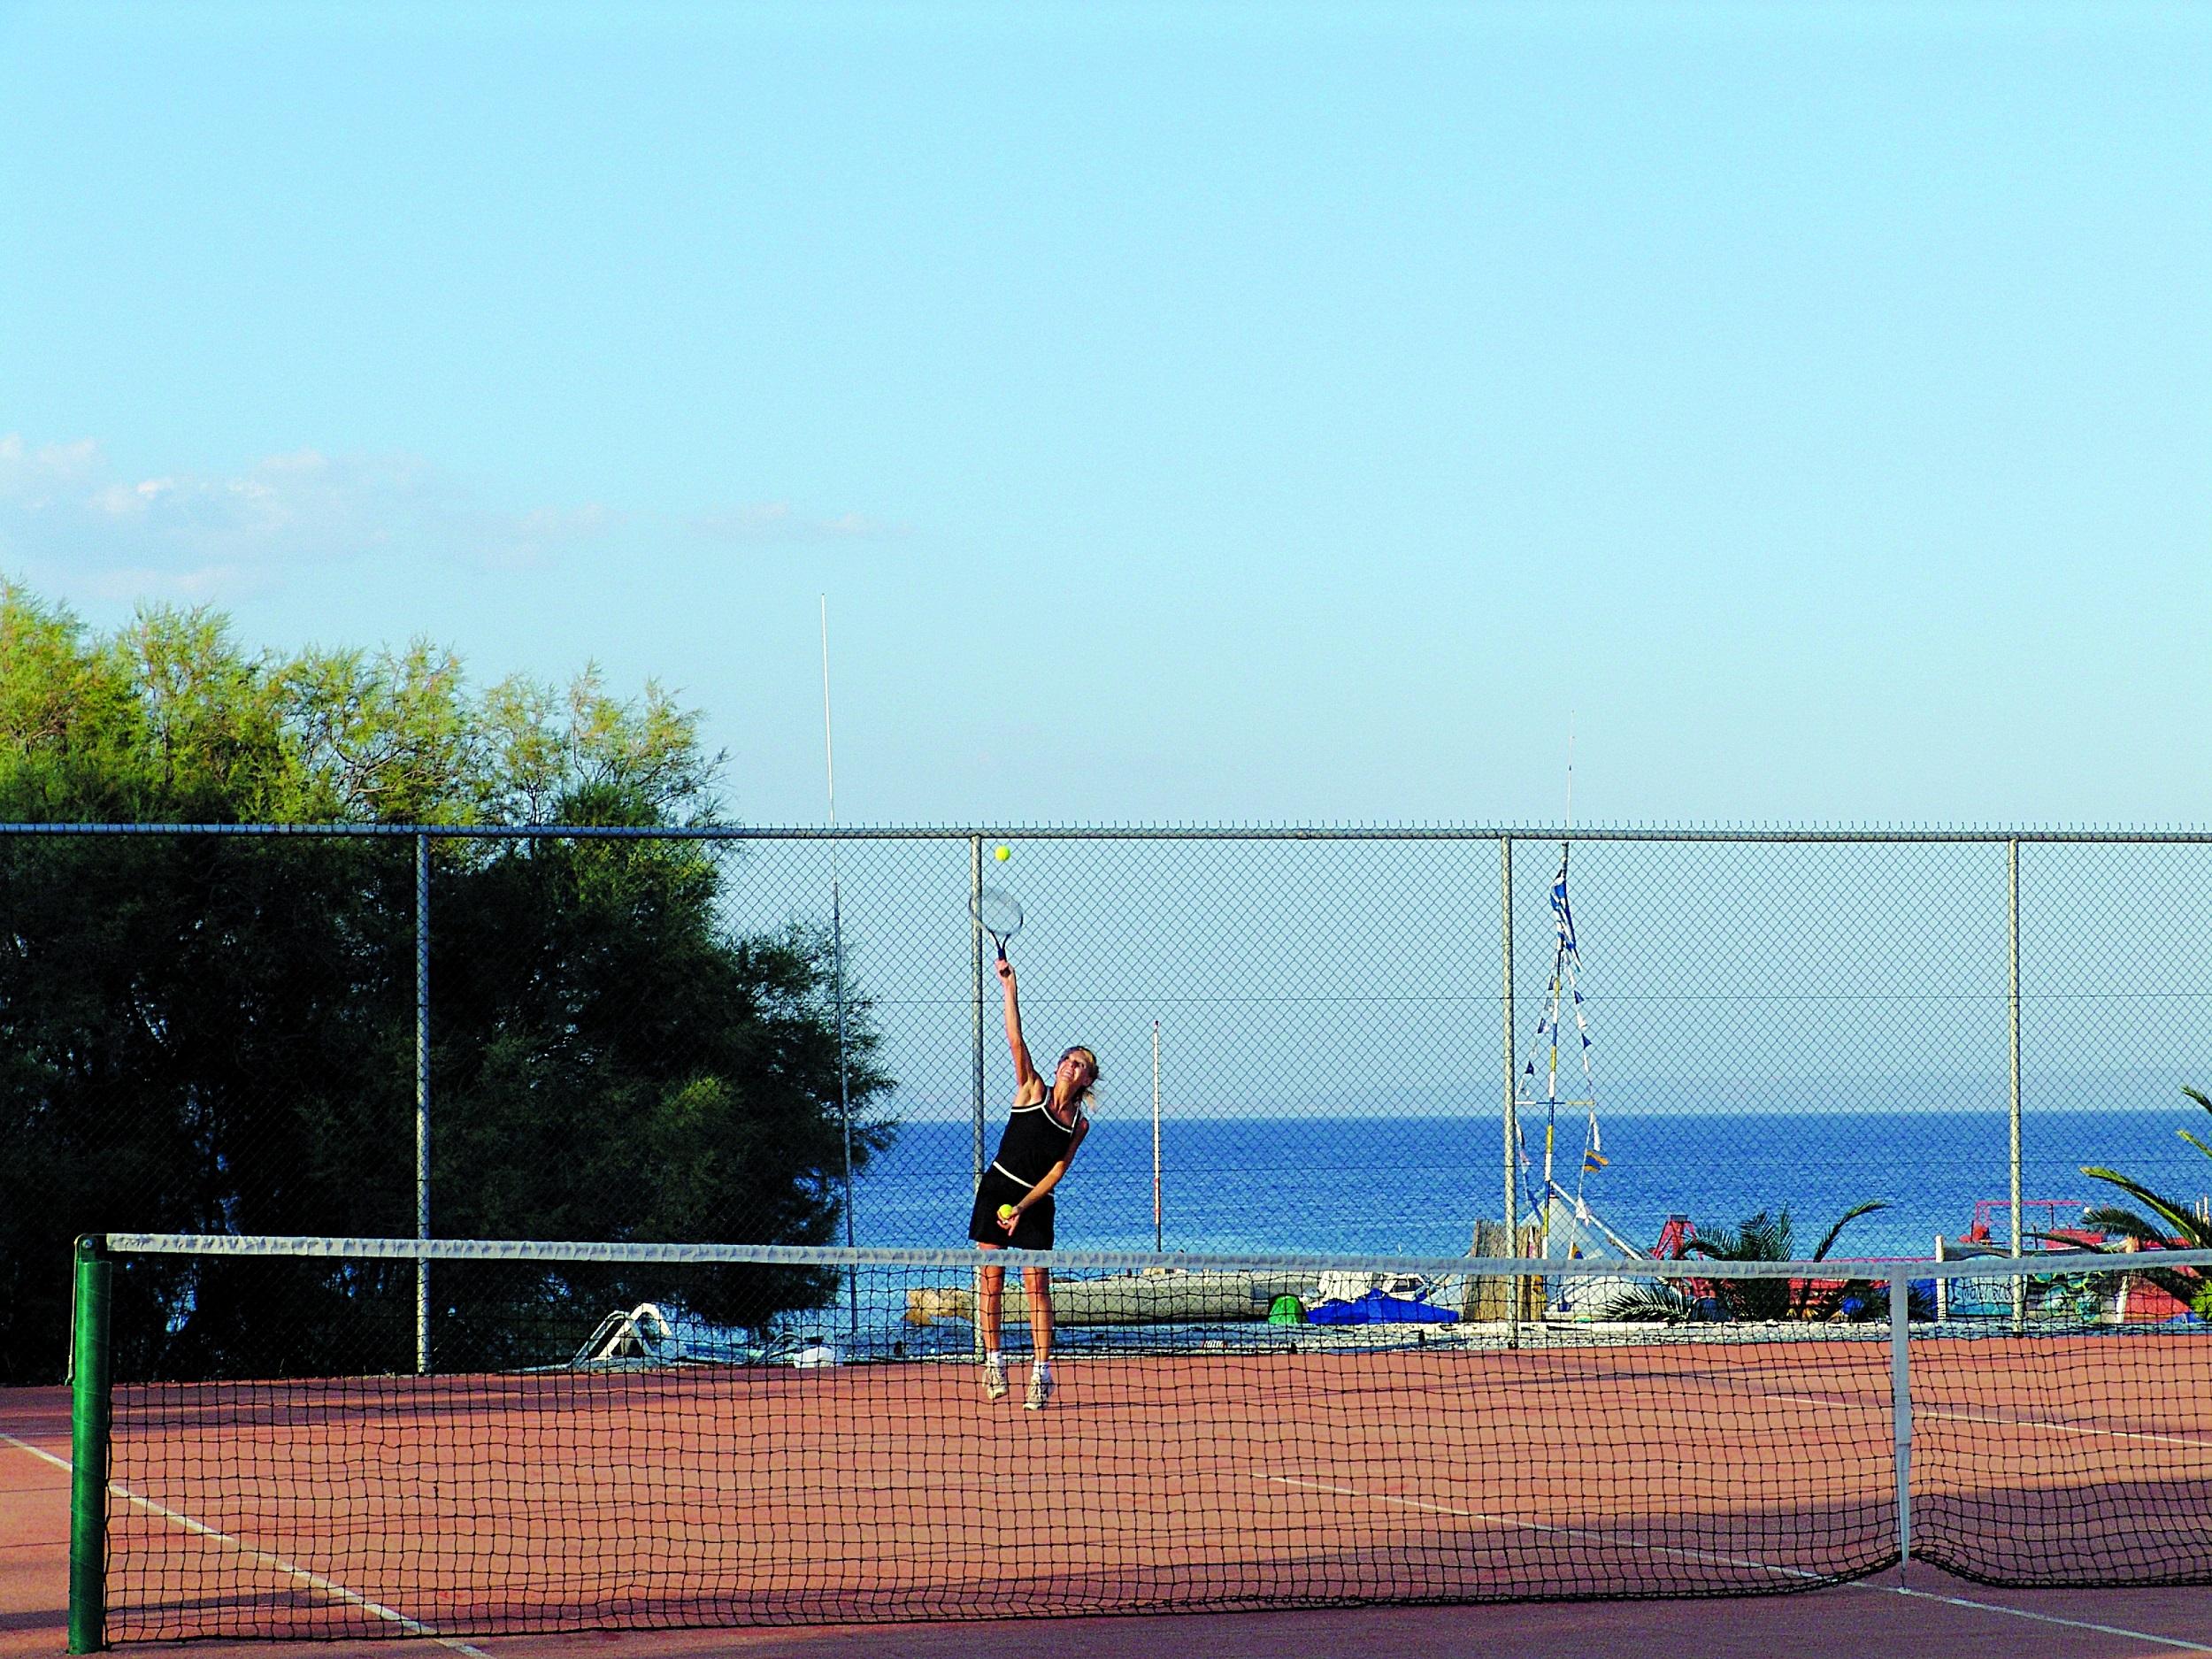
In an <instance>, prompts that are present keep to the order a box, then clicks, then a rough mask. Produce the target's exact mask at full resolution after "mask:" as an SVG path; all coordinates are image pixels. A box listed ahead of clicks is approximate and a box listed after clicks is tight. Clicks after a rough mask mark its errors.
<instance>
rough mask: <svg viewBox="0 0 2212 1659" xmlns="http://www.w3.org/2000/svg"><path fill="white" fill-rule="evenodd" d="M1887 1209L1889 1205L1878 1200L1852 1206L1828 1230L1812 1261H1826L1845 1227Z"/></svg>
mask: <svg viewBox="0 0 2212 1659" xmlns="http://www.w3.org/2000/svg"><path fill="white" fill-rule="evenodd" d="M1888 1208H1889V1205H1888V1204H1887V1203H1886V1202H1884V1201H1883V1200H1881V1199H1878V1198H1875V1199H1870V1200H1868V1201H1867V1202H1865V1203H1863V1204H1854V1205H1853V1206H1852V1207H1851V1208H1850V1209H1848V1210H1845V1211H1844V1212H1843V1214H1842V1215H1841V1216H1840V1217H1838V1218H1837V1221H1836V1225H1834V1226H1832V1227H1831V1228H1829V1229H1828V1236H1827V1237H1826V1238H1824V1239H1823V1240H1821V1241H1820V1248H1818V1249H1817V1250H1815V1251H1814V1252H1813V1256H1812V1259H1813V1260H1814V1261H1816V1262H1824V1261H1826V1260H1827V1259H1828V1252H1829V1251H1830V1250H1831V1249H1832V1248H1834V1246H1835V1242H1836V1239H1837V1237H1838V1235H1839V1234H1840V1233H1842V1232H1843V1230H1844V1229H1845V1228H1846V1227H1847V1226H1849V1225H1851V1224H1852V1223H1853V1222H1855V1221H1856V1220H1857V1219H1858V1218H1859V1217H1861V1216H1869V1215H1872V1214H1873V1213H1874V1212H1875V1211H1876V1210H1887V1209H1888Z"/></svg>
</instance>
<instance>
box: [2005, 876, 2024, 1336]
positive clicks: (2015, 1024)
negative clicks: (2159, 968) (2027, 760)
mask: <svg viewBox="0 0 2212 1659" xmlns="http://www.w3.org/2000/svg"><path fill="white" fill-rule="evenodd" d="M2005 901H2006V902H2005V941H2006V954H2007V992H2006V1003H2007V1008H2008V1017H2009V1020H2010V1025H2011V1031H2010V1039H2011V1050H2012V1103H2011V1109H2010V1112H2009V1117H2008V1128H2009V1136H2010V1147H2009V1156H2010V1159H2011V1169H2012V1253H2013V1255H2014V1256H2019V1254H2020V1253H2021V1248H2022V1237H2023V1234H2022V1226H2021V1214H2020V1202H2021V1198H2022V1194H2021V1191H2020V842H2019V840H2018V838H2017V837H2015V838H2014V839H2013V840H2011V841H2007V842H2006V843H2005ZM2027 1312H2028V1281H2027V1280H2026V1279H2024V1278H2021V1277H2019V1276H2017V1275H2015V1277H2014V1279H2013V1281H2012V1317H2013V1323H2014V1324H2015V1325H2024V1324H2025V1323H2026V1322H2027Z"/></svg>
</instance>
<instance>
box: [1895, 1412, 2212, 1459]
mask: <svg viewBox="0 0 2212 1659" xmlns="http://www.w3.org/2000/svg"><path fill="white" fill-rule="evenodd" d="M1912 1414H1913V1417H1914V1418H1915V1419H1916V1420H1917V1419H1918V1418H1920V1417H1948V1418H1950V1419H1951V1420H1952V1421H1953V1422H1955V1423H1986V1424H1990V1425H1993V1426H1995V1427H1998V1428H2007V1429H2047V1430H2048V1431H2049V1432H2052V1433H2053V1434H2087V1435H2096V1436H2101V1437H2102V1438H2104V1439H2106V1440H2143V1441H2146V1442H2149V1443H2154V1444H2156V1445H2160V1446H2193V1447H2195V1448H2197V1449H2198V1450H2199V1451H2212V1440H2207V1439H2205V1438H2204V1437H2203V1436H2202V1435H2197V1434H2161V1433H2158V1432H2155V1431H2154V1430H2150V1429H2101V1428H2099V1427H2097V1426H2096V1425H2094V1424H2092V1423H2055V1422H2053V1421H2051V1420H2050V1419H2048V1418H2047V1417H1987V1416H1985V1415H1983V1414H1982V1413H1980V1412H1977V1411H1947V1410H1946V1409H1944V1408H1943V1407H1941V1406H1921V1405H1916V1406H1914V1407H1913V1409H1912Z"/></svg>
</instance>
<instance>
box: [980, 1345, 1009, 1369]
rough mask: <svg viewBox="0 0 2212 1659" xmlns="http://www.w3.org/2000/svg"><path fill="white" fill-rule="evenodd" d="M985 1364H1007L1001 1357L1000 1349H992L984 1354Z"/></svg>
mask: <svg viewBox="0 0 2212 1659" xmlns="http://www.w3.org/2000/svg"><path fill="white" fill-rule="evenodd" d="M983 1363H985V1364H987V1365H1003V1364H1004V1363H1006V1362H1005V1361H1004V1360H1003V1359H1002V1357H1000V1355H999V1351H998V1349H996V1348H991V1349H989V1350H987V1352H986V1353H985V1354H984V1356H983Z"/></svg>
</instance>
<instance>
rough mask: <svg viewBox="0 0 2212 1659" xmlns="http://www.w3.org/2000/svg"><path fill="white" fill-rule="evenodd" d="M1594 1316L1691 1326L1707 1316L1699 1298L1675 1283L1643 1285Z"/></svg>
mask: <svg viewBox="0 0 2212 1659" xmlns="http://www.w3.org/2000/svg"><path fill="white" fill-rule="evenodd" d="M1594 1317H1597V1318H1600V1319H1620V1320H1632V1321H1635V1322H1637V1323H1640V1324H1656V1325H1688V1324H1690V1323H1691V1322H1692V1321H1693V1320H1697V1319H1702V1318H1704V1317H1706V1315H1705V1310H1704V1308H1703V1307H1702V1306H1701V1305H1700V1303H1699V1302H1698V1300H1697V1298H1695V1297H1694V1296H1693V1295H1691V1294H1689V1293H1688V1292H1687V1291H1686V1290H1684V1289H1683V1288H1682V1287H1681V1286H1679V1285H1677V1284H1673V1283H1671V1282H1669V1283H1663V1284H1657V1285H1639V1286H1636V1287H1635V1288H1634V1289H1632V1290H1624V1291H1621V1292H1619V1293H1618V1294H1616V1295H1614V1296H1613V1297H1612V1298H1610V1299H1609V1301H1607V1302H1605V1303H1604V1304H1603V1305H1602V1306H1601V1307H1600V1308H1599V1309H1598V1310H1597V1311H1596V1313H1595V1315H1594Z"/></svg>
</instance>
